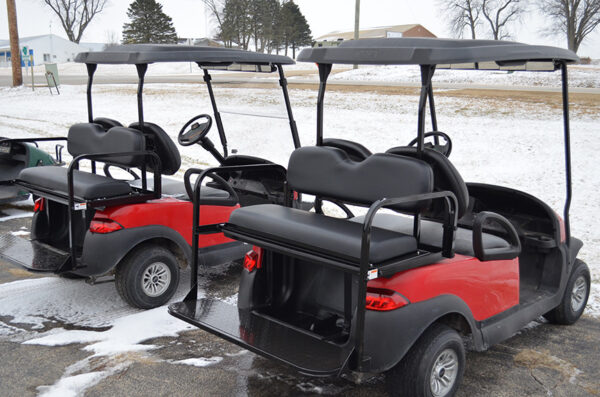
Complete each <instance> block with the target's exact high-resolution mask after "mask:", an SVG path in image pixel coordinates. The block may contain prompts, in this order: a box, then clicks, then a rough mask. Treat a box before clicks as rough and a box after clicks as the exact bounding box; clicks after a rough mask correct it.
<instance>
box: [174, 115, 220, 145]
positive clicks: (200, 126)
mask: <svg viewBox="0 0 600 397" xmlns="http://www.w3.org/2000/svg"><path fill="white" fill-rule="evenodd" d="M199 119H205V120H206V121H204V122H200V123H199V122H197V121H196V120H199ZM192 123H193V124H192ZM190 125H191V128H190V130H189V131H187V132H186V129H187V128H188V127H189V126H190ZM211 126H212V117H210V116H209V115H208V114H199V115H197V116H194V117H192V118H191V119H189V120H188V122H187V123H185V124H184V126H183V127H181V130H180V131H179V135H178V136H177V142H179V144H180V145H181V146H191V145H193V144H195V143H198V142H200V141H201V140H202V139H203V138H204V137H205V136H206V134H208V131H210V127H211Z"/></svg>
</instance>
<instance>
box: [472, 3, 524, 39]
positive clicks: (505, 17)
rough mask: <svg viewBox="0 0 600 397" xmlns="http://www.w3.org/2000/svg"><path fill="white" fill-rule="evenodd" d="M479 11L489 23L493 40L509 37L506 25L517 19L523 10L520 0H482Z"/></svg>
mask: <svg viewBox="0 0 600 397" xmlns="http://www.w3.org/2000/svg"><path fill="white" fill-rule="evenodd" d="M481 12H482V14H483V17H484V18H485V20H486V21H487V22H488V24H489V25H490V29H491V30H492V37H493V38H494V40H502V39H507V38H509V37H510V33H509V32H508V30H507V26H508V25H509V24H510V23H511V22H515V21H516V20H518V19H519V16H520V15H521V13H522V12H523V3H522V2H521V0H482V3H481Z"/></svg>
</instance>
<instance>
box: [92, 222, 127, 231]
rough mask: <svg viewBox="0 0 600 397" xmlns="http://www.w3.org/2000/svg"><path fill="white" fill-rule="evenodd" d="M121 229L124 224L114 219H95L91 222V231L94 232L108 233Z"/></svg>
mask: <svg viewBox="0 0 600 397" xmlns="http://www.w3.org/2000/svg"><path fill="white" fill-rule="evenodd" d="M121 229H123V226H121V225H120V224H119V223H117V222H115V221H113V220H112V219H94V220H93V221H92V222H91V223H90V232H92V233H100V234H107V233H112V232H116V231H117V230H121Z"/></svg>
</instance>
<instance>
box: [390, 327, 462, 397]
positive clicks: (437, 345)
mask: <svg viewBox="0 0 600 397" xmlns="http://www.w3.org/2000/svg"><path fill="white" fill-rule="evenodd" d="M448 351H450V352H453V354H454V357H452V360H454V361H455V363H456V366H455V368H456V370H455V371H454V375H451V378H454V381H453V382H451V383H449V384H450V385H451V387H450V388H449V389H448V390H447V391H446V392H445V393H442V394H438V395H437V396H444V397H450V396H453V395H454V394H455V393H456V390H457V389H458V387H459V385H460V382H461V380H462V377H463V374H464V372H465V347H464V344H463V341H462V339H461V337H460V335H459V334H458V332H456V331H455V330H454V329H452V328H450V327H448V326H446V325H444V324H433V325H432V326H431V327H429V329H427V330H426V331H425V332H424V333H423V335H421V337H420V338H419V339H418V340H417V342H415V344H414V345H413V346H412V347H411V349H410V350H409V351H408V353H406V355H405V356H404V358H403V359H402V361H400V362H399V363H398V364H397V365H396V366H395V367H394V368H392V369H391V370H389V371H388V372H387V373H386V376H385V380H386V387H387V389H388V393H389V394H390V396H407V397H408V396H410V397H433V396H436V395H435V394H434V393H433V392H432V387H431V386H430V381H431V378H432V372H433V371H434V368H435V366H436V363H437V362H438V360H440V359H442V360H443V358H447V357H448ZM443 354H444V356H443V357H442V355H443ZM445 371H446V370H445V369H443V370H440V371H439V372H438V373H439V374H441V375H442V376H443V375H444V372H445ZM446 375H447V374H446Z"/></svg>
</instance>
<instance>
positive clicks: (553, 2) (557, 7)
mask: <svg viewBox="0 0 600 397" xmlns="http://www.w3.org/2000/svg"><path fill="white" fill-rule="evenodd" d="M538 7H539V9H540V11H541V12H542V13H543V14H544V15H545V16H546V17H547V18H548V19H550V20H551V21H552V22H553V23H554V24H553V26H552V29H548V30H547V33H550V34H561V33H562V34H566V35H567V43H568V47H569V50H571V51H574V52H577V51H578V50H579V46H580V45H581V43H582V42H583V40H585V38H586V37H587V36H588V35H589V34H590V33H592V32H593V31H594V29H596V27H597V26H598V25H599V24H600V0H538Z"/></svg>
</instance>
